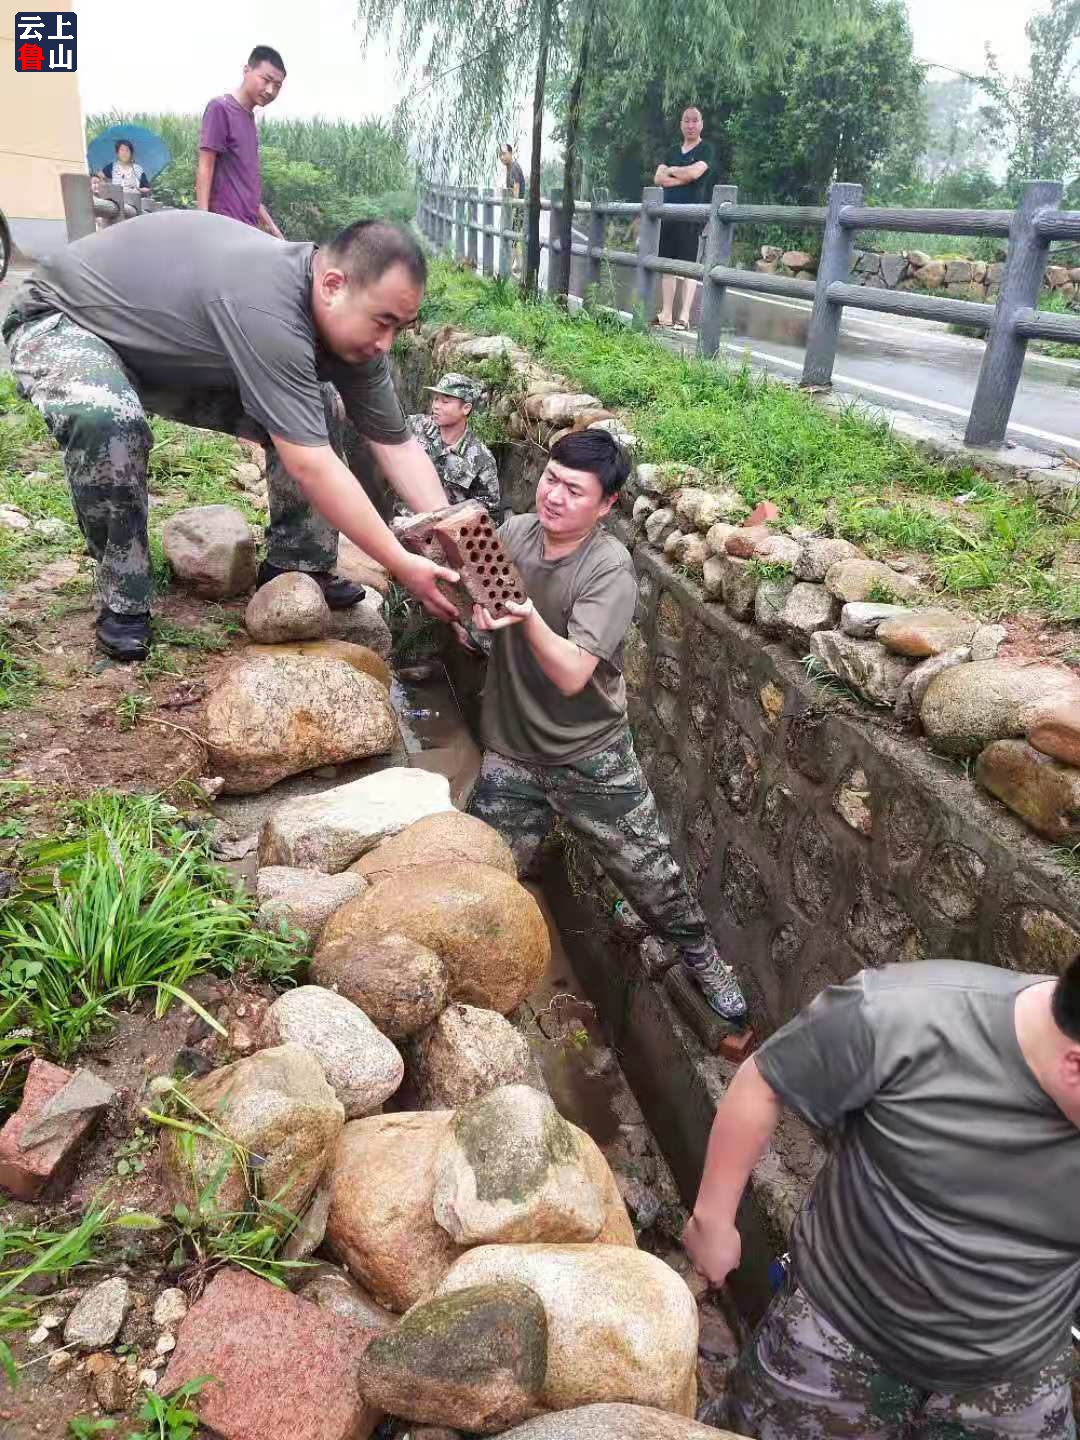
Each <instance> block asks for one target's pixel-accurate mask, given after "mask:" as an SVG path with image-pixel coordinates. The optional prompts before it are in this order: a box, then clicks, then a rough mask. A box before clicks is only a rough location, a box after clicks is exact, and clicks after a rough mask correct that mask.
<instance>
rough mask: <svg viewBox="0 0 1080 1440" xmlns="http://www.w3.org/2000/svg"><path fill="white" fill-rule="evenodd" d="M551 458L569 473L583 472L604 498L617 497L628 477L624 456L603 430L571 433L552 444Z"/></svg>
mask: <svg viewBox="0 0 1080 1440" xmlns="http://www.w3.org/2000/svg"><path fill="white" fill-rule="evenodd" d="M551 458H552V460H554V461H555V462H556V464H558V465H565V466H567V467H568V468H569V469H570V470H587V471H588V472H589V473H590V474H591V475H595V476H596V478H597V480H599V482H600V489H601V490H602V491H603V492H604V494H605V495H617V494H618V493H619V491H620V490H621V489H622V487H623V485H624V484H625V483H626V478H627V476H628V475H629V474H630V462H629V460H627V458H626V452H625V451H624V450H623V448H622V446H621V445H620V444H618V442H617V441H616V440H615V438H614V437H613V436H612V435H609V434H608V432H607V431H606V430H573V431H571V433H570V434H569V435H564V436H563V437H562V439H561V440H556V441H555V444H554V445H553V446H552V447H551Z"/></svg>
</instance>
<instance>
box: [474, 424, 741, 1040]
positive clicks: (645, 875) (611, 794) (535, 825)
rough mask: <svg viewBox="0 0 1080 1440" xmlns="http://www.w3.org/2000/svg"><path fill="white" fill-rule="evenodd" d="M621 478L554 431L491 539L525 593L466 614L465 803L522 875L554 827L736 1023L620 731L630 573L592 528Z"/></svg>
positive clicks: (613, 450)
mask: <svg viewBox="0 0 1080 1440" xmlns="http://www.w3.org/2000/svg"><path fill="white" fill-rule="evenodd" d="M627 470H628V466H627V463H626V460H625V458H624V457H623V455H622V452H621V451H620V450H619V447H618V445H617V444H616V443H615V441H614V440H613V439H612V437H611V436H610V435H608V434H607V433H606V432H605V431H602V430H584V431H581V432H579V433H576V434H571V435H567V436H564V437H563V439H561V440H559V441H557V442H556V443H555V445H554V446H552V450H551V458H550V461H549V463H548V467H547V469H546V470H545V472H544V474H543V475H542V476H541V479H540V483H539V485H538V487H537V492H536V513H535V514H528V515H515V516H512V517H511V518H510V519H509V520H507V521H506V522H505V524H504V525H503V526H502V527H501V529H500V531H499V535H500V537H501V539H502V542H503V544H504V545H505V546H506V548H507V550H508V552H509V554H510V557H511V559H512V560H513V561H514V563H515V565H516V566H517V568H518V570H519V571H520V573H521V578H522V581H523V583H524V586H525V590H526V592H527V594H528V595H529V597H530V598H529V600H528V601H527V602H526V603H525V604H524V605H523V606H514V605H507V609H508V610H509V611H510V614H509V616H507V617H506V618H504V619H500V620H493V619H492V617H491V615H490V614H489V613H488V611H487V610H485V609H483V608H482V607H480V606H477V607H476V608H475V609H474V612H473V623H474V625H475V626H476V628H477V629H478V630H479V631H481V632H482V633H483V634H485V635H490V636H491V637H492V640H493V645H492V652H491V658H490V661H489V664H488V671H487V679H486V682H485V686H484V699H483V715H482V731H483V739H484V746H485V752H484V757H483V761H482V765H481V770H480V778H479V781H478V783H477V786H476V789H475V791H474V793H473V796H472V799H471V801H470V805H469V809H470V811H471V813H472V814H474V815H478V816H479V817H480V818H481V819H482V820H486V821H487V823H488V824H489V825H492V826H494V827H495V829H496V830H498V831H499V832H500V833H501V834H502V836H503V837H504V839H505V840H506V841H507V842H508V844H509V845H510V847H511V849H512V850H513V852H514V857H515V859H516V860H517V862H518V866H519V869H520V870H522V871H524V870H526V869H527V868H528V866H529V864H530V862H531V860H532V858H533V856H534V855H535V853H536V850H537V848H538V846H539V845H540V843H541V842H542V841H543V839H544V837H545V836H546V835H547V834H549V832H550V831H551V829H552V827H553V826H554V825H555V823H556V821H561V822H562V823H563V824H564V825H565V826H566V827H567V829H569V830H570V831H571V832H572V833H573V834H574V835H576V836H578V837H580V838H581V839H582V840H583V841H584V842H585V844H586V845H587V846H588V848H589V849H590V851H591V852H592V853H593V855H594V856H595V858H596V860H597V862H598V863H599V864H600V865H601V866H602V868H603V869H604V870H605V871H606V872H607V874H608V875H609V876H610V877H611V879H612V880H613V881H614V883H615V884H616V885H617V886H618V888H619V889H620V890H621V891H622V892H623V894H624V895H625V896H626V898H627V900H629V902H630V904H631V905H632V906H633V908H634V909H635V910H636V911H637V913H638V915H639V916H640V917H641V919H642V920H643V921H644V922H645V924H646V925H647V926H648V927H649V928H650V929H651V930H652V931H653V932H654V935H653V936H650V940H657V939H658V940H659V941H661V942H663V943H665V944H670V945H672V946H673V947H675V948H676V949H677V950H678V953H679V955H680V957H681V959H682V961H683V963H684V964H686V965H687V966H688V968H689V971H690V973H691V975H692V976H693V977H694V979H695V981H696V982H697V984H698V985H699V986H700V988H701V990H702V992H703V994H704V995H705V997H706V999H707V1000H708V1002H709V1004H710V1005H711V1006H712V1007H713V1008H714V1009H715V1010H716V1011H717V1012H718V1013H719V1014H720V1015H722V1016H724V1017H725V1018H726V1019H728V1020H730V1021H732V1022H733V1023H735V1024H741V1023H743V1022H744V1021H745V1018H746V1001H745V1000H744V999H743V995H742V992H741V990H740V989H739V985H738V982H737V981H736V979H735V977H734V975H733V974H732V972H731V970H730V969H729V967H728V966H726V965H725V964H724V963H723V961H722V960H721V958H720V956H719V954H718V952H717V948H716V944H715V942H714V941H713V939H712V937H711V936H710V935H709V932H708V928H707V926H706V923H705V917H704V915H703V914H702V911H701V907H700V906H699V905H698V903H697V901H696V900H695V899H694V898H693V896H692V895H691V893H690V890H689V888H688V886H687V883H686V880H685V879H684V877H683V874H682V872H681V871H680V869H679V867H678V865H677V864H676V863H675V860H674V858H673V856H672V853H671V846H670V843H669V841H668V837H667V835H666V834H665V833H664V828H663V824H662V822H661V820H660V815H659V812H658V811H657V807H656V801H655V799H654V798H653V795H652V792H651V790H650V789H649V786H648V782H647V781H646V779H645V776H644V774H643V773H642V770H641V766H640V764H639V763H638V759H637V756H636V755H635V753H634V746H633V741H632V739H631V736H630V731H629V728H628V726H627V720H626V686H625V684H624V681H623V675H622V647H623V639H624V637H625V634H626V631H627V628H628V626H629V624H630V621H631V619H632V618H633V614H634V607H635V605H636V602H637V578H636V576H635V573H634V565H633V561H632V560H631V559H630V556H629V554H628V553H627V551H626V549H625V547H624V546H622V545H620V544H619V542H618V541H617V540H616V539H615V538H614V536H612V535H610V534H609V533H608V532H607V531H605V530H604V529H603V528H602V527H601V525H600V521H601V520H602V519H603V517H604V516H605V515H606V514H607V513H608V511H609V510H610V509H611V506H612V504H613V503H614V501H615V497H616V495H617V493H618V490H619V487H620V486H621V485H622V483H623V481H624V479H625V478H626V474H627ZM456 628H457V630H458V638H459V639H460V640H462V642H463V643H467V637H466V635H465V632H464V630H463V629H462V628H461V627H460V626H458V627H456Z"/></svg>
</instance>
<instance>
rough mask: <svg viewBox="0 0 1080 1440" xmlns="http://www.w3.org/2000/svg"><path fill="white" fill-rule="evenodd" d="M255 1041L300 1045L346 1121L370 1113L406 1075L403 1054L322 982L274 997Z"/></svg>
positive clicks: (350, 1003) (354, 1008) (302, 986)
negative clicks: (323, 1078)
mask: <svg viewBox="0 0 1080 1440" xmlns="http://www.w3.org/2000/svg"><path fill="white" fill-rule="evenodd" d="M259 1043H260V1044H262V1045H287V1044H294V1045H300V1046H303V1048H304V1049H305V1050H307V1051H308V1053H309V1054H311V1055H313V1056H314V1057H315V1059H316V1060H317V1061H318V1062H319V1064H320V1065H321V1066H322V1068H323V1074H324V1075H325V1076H326V1078H327V1080H328V1081H329V1083H330V1085H331V1086H332V1087H333V1091H334V1094H335V1095H336V1096H337V1098H338V1099H339V1100H340V1101H341V1104H342V1106H343V1108H344V1110H345V1118H346V1120H355V1119H357V1118H359V1116H361V1115H369V1114H370V1113H371V1111H372V1110H375V1109H377V1108H378V1107H379V1106H380V1105H381V1104H382V1103H383V1101H384V1100H388V1099H389V1098H390V1096H391V1095H393V1093H394V1091H395V1090H396V1089H397V1088H398V1086H399V1085H400V1084H401V1082H402V1080H403V1078H404V1076H405V1064H404V1061H403V1060H402V1058H401V1056H400V1055H399V1054H398V1052H397V1050H396V1049H395V1048H394V1046H393V1044H392V1043H391V1042H390V1041H389V1040H388V1039H387V1038H386V1036H385V1035H383V1034H381V1033H380V1031H378V1030H377V1029H376V1028H375V1026H374V1025H373V1024H372V1023H371V1021H370V1020H369V1019H368V1017H367V1016H366V1015H365V1014H364V1012H363V1010H360V1009H358V1007H357V1006H355V1005H354V1004H353V1003H352V1001H351V1000H346V998H345V996H344V995H335V994H334V992H333V991H332V990H324V989H323V987H322V986H321V985H301V986H299V987H298V988H297V989H295V990H286V991H285V993H284V995H280V996H278V998H277V999H276V1000H275V1001H274V1003H273V1004H272V1005H271V1006H270V1008H269V1009H268V1010H267V1012H266V1014H265V1015H264V1016H263V1021H262V1027H261V1029H260V1032H259Z"/></svg>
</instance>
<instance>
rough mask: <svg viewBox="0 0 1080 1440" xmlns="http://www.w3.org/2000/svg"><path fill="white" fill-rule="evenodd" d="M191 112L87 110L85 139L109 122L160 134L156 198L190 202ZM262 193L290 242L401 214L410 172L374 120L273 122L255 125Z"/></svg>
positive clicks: (194, 134) (411, 191) (409, 196)
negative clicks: (165, 156)
mask: <svg viewBox="0 0 1080 1440" xmlns="http://www.w3.org/2000/svg"><path fill="white" fill-rule="evenodd" d="M200 119H201V117H200V116H199V115H195V114H149V113H129V112H122V111H118V110H114V111H110V112H106V113H104V114H99V115H90V116H88V117H87V121H86V138H87V141H90V140H92V139H93V138H94V136H95V135H99V134H100V133H101V131H102V130H107V129H108V128H109V127H110V126H111V125H122V124H129V125H142V126H145V128H146V129H148V130H153V131H155V132H156V133H157V134H158V135H160V136H161V137H162V139H163V140H164V141H165V143H166V144H167V145H168V147H169V149H170V150H171V151H172V157H173V158H172V163H171V164H170V165H168V166H167V167H166V168H165V169H164V170H163V171H162V172H161V174H160V175H159V176H158V177H157V178H156V179H155V180H154V182H153V192H154V196H155V198H156V199H159V200H162V201H164V202H165V203H166V204H170V205H178V206H191V205H194V204H195V163H196V158H197V155H198V148H199V124H200ZM259 143H260V155H261V161H262V176H263V199H264V200H265V202H266V204H267V207H268V208H269V210H270V213H271V214H272V215H273V216H274V219H275V220H276V221H277V223H278V225H279V226H280V227H281V229H282V230H283V231H284V233H285V235H286V236H287V238H288V239H290V240H318V241H325V240H329V239H331V238H332V237H333V236H334V235H335V234H336V233H337V232H338V231H339V230H340V229H342V228H343V227H344V226H345V225H348V224H350V223H351V222H352V221H353V220H359V219H365V218H370V217H373V216H383V217H385V218H388V219H394V220H407V219H408V218H409V217H410V216H411V215H412V214H413V211H414V209H415V175H414V171H413V167H412V164H411V162H410V160H409V156H408V152H407V150H406V148H405V146H404V144H403V143H402V142H401V141H400V140H399V139H398V138H397V136H396V135H395V134H394V133H393V132H392V130H391V129H390V127H389V126H388V125H386V124H384V122H383V121H381V120H377V119H370V120H363V121H361V122H360V123H359V124H354V123H352V122H350V121H347V120H324V119H321V118H319V117H316V118H315V119H313V120H274V119H267V120H265V121H261V122H260V124H259Z"/></svg>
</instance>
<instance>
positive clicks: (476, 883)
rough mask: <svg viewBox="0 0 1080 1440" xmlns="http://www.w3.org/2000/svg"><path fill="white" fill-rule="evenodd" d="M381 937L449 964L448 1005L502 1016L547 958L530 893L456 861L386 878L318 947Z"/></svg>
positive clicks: (352, 905)
mask: <svg viewBox="0 0 1080 1440" xmlns="http://www.w3.org/2000/svg"><path fill="white" fill-rule="evenodd" d="M443 783H444V784H445V781H444V782H443ZM385 934H395V935H405V936H407V937H408V938H409V939H410V940H415V941H417V942H418V943H419V944H421V945H424V946H426V947H427V948H428V949H429V950H433V951H434V952H435V954H436V955H438V956H439V957H440V959H441V960H442V961H443V963H444V964H445V965H446V969H447V975H448V978H449V986H450V996H451V998H452V999H454V1000H461V1001H464V1002H465V1003H466V1004H469V1005H477V1006H482V1007H485V1008H487V1009H490V1010H498V1011H499V1012H500V1013H502V1014H506V1013H507V1012H508V1011H510V1010H513V1009H514V1007H515V1006H516V1005H519V1004H520V1003H521V1001H522V1000H523V999H524V998H525V996H526V995H527V994H528V993H529V991H530V990H531V989H532V988H533V987H534V986H535V985H536V984H537V983H538V982H539V980H540V977H541V976H542V975H543V974H544V972H545V970H546V969H547V966H548V962H549V960H550V958H551V942H550V940H549V937H548V932H547V927H546V925H545V924H544V917H543V915H542V914H541V912H540V907H539V906H538V905H537V903H536V901H535V900H534V899H533V897H532V896H531V895H530V894H529V892H528V891H527V890H526V889H524V887H523V886H521V885H519V884H518V883H517V881H516V880H515V879H514V878H513V877H512V876H510V875H508V874H506V873H505V871H502V870H496V869H495V868H494V867H493V866H491V865H476V864H471V863H468V862H466V861H460V860H450V861H444V862H442V863H437V864H433V865H414V866H410V867H409V868H408V869H406V870H399V871H397V872H396V873H394V874H391V875H390V876H388V877H387V878H386V879H385V880H383V881H381V882H380V883H379V884H378V885H374V886H373V887H372V888H371V889H370V890H368V891H366V892H365V894H363V895H361V896H360V898H359V899H358V900H353V901H350V902H349V903H348V904H347V905H345V906H343V907H342V909H340V910H339V911H338V912H337V913H336V914H335V915H333V916H332V917H331V918H330V920H328V921H327V924H326V928H325V929H324V930H323V935H322V941H323V944H324V945H325V944H329V943H330V942H332V941H335V940H340V939H346V938H354V937H357V936H364V937H366V936H372V935H385Z"/></svg>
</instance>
